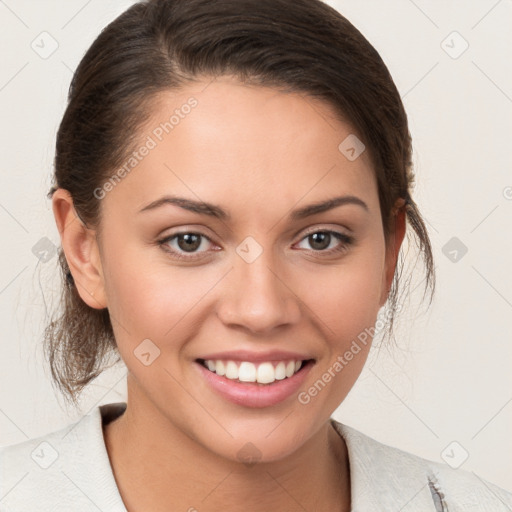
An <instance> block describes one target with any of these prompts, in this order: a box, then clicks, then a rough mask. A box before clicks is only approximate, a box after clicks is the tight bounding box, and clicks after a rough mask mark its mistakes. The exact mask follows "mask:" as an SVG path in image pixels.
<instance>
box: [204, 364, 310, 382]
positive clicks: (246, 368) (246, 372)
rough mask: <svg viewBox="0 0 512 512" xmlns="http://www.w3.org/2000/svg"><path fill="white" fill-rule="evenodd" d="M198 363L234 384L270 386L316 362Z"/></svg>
mask: <svg viewBox="0 0 512 512" xmlns="http://www.w3.org/2000/svg"><path fill="white" fill-rule="evenodd" d="M196 362H197V363H199V364H201V365H202V366H204V367H205V368H207V369H208V370H209V371H210V372H212V373H215V374H217V375H219V376H222V377H225V378H227V379H229V380H232V381H234V382H240V383H249V384H251V383H252V384H256V383H257V384H262V385H268V384H272V383H273V382H275V381H276V380H277V381H279V380H286V379H288V378H290V377H292V376H293V375H295V374H296V373H298V372H300V371H301V370H302V369H303V368H304V367H305V366H306V365H309V364H313V363H314V362H315V360H314V359H305V360H296V359H289V360H283V361H262V362H259V363H252V362H250V361H233V360H220V359H218V360H213V359H208V360H205V359H196Z"/></svg>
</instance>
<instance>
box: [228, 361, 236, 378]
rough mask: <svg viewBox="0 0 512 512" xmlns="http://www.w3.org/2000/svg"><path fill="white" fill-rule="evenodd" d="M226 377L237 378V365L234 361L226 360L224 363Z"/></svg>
mask: <svg viewBox="0 0 512 512" xmlns="http://www.w3.org/2000/svg"><path fill="white" fill-rule="evenodd" d="M226 377H227V378H228V379H238V366H237V365H236V363H235V362H234V361H228V364H227V365H226Z"/></svg>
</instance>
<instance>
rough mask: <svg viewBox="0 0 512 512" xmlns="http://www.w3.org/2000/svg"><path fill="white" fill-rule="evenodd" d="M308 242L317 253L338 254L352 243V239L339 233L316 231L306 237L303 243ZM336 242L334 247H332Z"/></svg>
mask: <svg viewBox="0 0 512 512" xmlns="http://www.w3.org/2000/svg"><path fill="white" fill-rule="evenodd" d="M303 241H307V242H308V243H309V244H310V245H311V247H313V250H314V251H315V252H326V253H331V252H337V251H341V250H343V249H345V248H346V247H347V246H348V245H349V244H350V243H352V237H350V236H348V235H345V234H343V233H338V232H337V231H327V230H326V231H315V232H313V233H309V234H308V235H306V236H305V237H304V238H303V239H302V240H301V242H303ZM331 242H334V247H330V245H331Z"/></svg>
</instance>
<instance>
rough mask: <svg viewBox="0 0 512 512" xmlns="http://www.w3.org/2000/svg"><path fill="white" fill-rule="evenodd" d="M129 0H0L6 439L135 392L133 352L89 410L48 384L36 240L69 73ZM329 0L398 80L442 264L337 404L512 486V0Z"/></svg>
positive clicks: (43, 280)
mask: <svg viewBox="0 0 512 512" xmlns="http://www.w3.org/2000/svg"><path fill="white" fill-rule="evenodd" d="M131 3H133V2H131V1H127V0H126V1H121V0H116V1H113V0H110V1H100V0H89V1H86V0H60V1H58V0H52V1H49V0H46V1H37V0H33V1H30V0H5V1H0V47H1V48H2V50H1V55H2V65H1V68H0V105H1V112H2V115H1V118H0V141H1V144H2V151H1V160H0V166H1V174H0V180H1V186H0V226H1V230H2V237H3V243H2V265H1V267H0V305H1V306H0V307H1V309H0V311H1V313H0V314H1V325H2V331H3V332H2V341H1V358H0V375H1V377H0V378H1V385H0V432H1V435H0V445H3V444H11V443H14V442H19V441H23V440H25V439H27V438H28V437H34V436H36V435H42V434H44V433H47V432H49V431H51V430H55V429H57V428H61V427H63V426H65V425H67V424H68V423H70V422H72V421H75V420H76V419H78V418H79V417H80V416H81V415H82V414H85V413H86V412H88V411H89V410H90V409H91V408H93V407H95V406H97V405H98V404H101V403H108V402H113V401H119V400H124V399H125V380H124V376H125V369H124V367H123V366H122V365H121V366H120V367H118V368H113V369H112V370H109V371H107V372H106V373H105V374H104V375H102V376H101V377H100V378H99V379H98V380H97V381H95V382H94V383H93V384H92V385H91V386H90V387H89V389H88V390H87V393H86V394H85V395H84V398H83V401H82V410H81V411H76V412H75V411H66V410H65V409H64V408H63V406H62V405H61V401H60V400H59V399H58V398H57V397H56V396H55V393H54V390H53V388H52V386H51V383H50V379H49V376H48V372H47V371H46V370H45V367H44V364H43V355H42V351H41V341H40V339H41V333H42V330H43V327H44V323H45V314H46V308H50V309H51V308H52V304H53V303H54V302H55V300H56V299H57V298H58V284H59V281H58V278H57V262H56V258H55V257H53V258H52V257H51V253H49V254H48V255H47V257H48V258H50V259H49V261H47V262H44V261H42V260H39V259H38V257H36V255H35V254H34V253H33V248H34V246H36V247H37V245H36V244H37V243H38V242H39V241H40V240H41V239H42V238H44V237H47V238H48V239H49V240H50V241H51V242H52V243H53V244H54V245H55V246H58V245H59V243H60V240H59V236H58V232H57V229H56V227H55V224H54V219H53V215H52V211H51V202H50V201H49V200H47V199H46V197H45V194H46V192H47V191H48V189H49V187H50V176H51V172H52V161H53V152H54V144H55V133H56V130H57V126H58V123H59V121H60V118H61V116H62V114H63V112H64V108H65V101H66V93H67V88H68V86H69V82H70V79H71V77H72V71H73V70H74V68H75V67H76V65H77V64H78V62H79V60H80V58H81V56H82V55H83V53H84V52H85V50H86V49H87V48H88V46H89V45H90V44H91V43H92V41H93V39H94V38H95V37H96V36H97V34H98V33H99V32H100V30H101V29H102V28H103V27H104V26H105V25H106V24H107V23H108V22H109V21H111V20H112V19H113V18H114V17H115V16H117V15H118V14H120V13H121V12H122V11H123V10H124V9H125V8H126V7H127V6H129V5H130V4H131ZM328 3H330V4H331V5H332V6H334V7H335V8H337V9H338V10H339V11H340V12H341V13H343V14H344V15H345V16H346V17H347V18H348V19H349V20H350V21H351V22H352V23H353V24H354V25H355V26H356V27H357V28H358V29H359V30H360V31H361V32H362V33H363V34H364V35H365V36H366V37H367V38H368V40H369V41H370V42H371V43H372V44H373V45H374V46H375V47H376V49H377V50H378V51H379V53H380V54H381V56H382V58H383V59H384V61H385V63H386V64H387V66H388V67H389V69H390V71H391V74H392V76H393V77H394V80H395V83H396V84H397V87H398V89H399V91H400V93H401V95H402V98H403V101H404V104H405V107H406V110H407V112H408V115H409V121H410V129H411V133H412V136H413V143H414V163H415V169H416V173H417V182H418V183H417V187H416V192H415V195H414V196H415V198H416V200H417V202H418V203H419V206H420V208H421V209H422V211H423V213H424V215H425V217H426V219H427V221H428V226H429V232H430V236H431V238H432V242H433V246H434V252H435V257H436V270H437V274H438V291H437V296H436V299H435V302H434V304H433V305H432V307H431V308H430V309H429V310H428V311H426V309H425V307H419V306H418V304H419V299H420V295H421V294H418V291H419V290H420V289H421V285H420V286H419V288H417V289H416V291H415V293H414V294H413V296H412V301H411V305H410V306H409V308H408V309H407V310H405V311H404V313H403V314H402V316H401V319H400V325H399V330H398V333H397V337H398V341H399V347H398V348H395V349H393V350H390V351H388V350H387V349H386V348H384V349H383V350H381V351H380V354H377V351H373V352H372V354H371V355H370V361H369V362H368V364H367V366H366V367H365V369H364V371H363V373H362V375H361V377H360V379H359V381H358V382H357V384H356V386H355V387H354V389H353V390H352V391H351V393H350V395H349V396H348V398H347V399H346V400H345V402H344V403H343V404H342V405H341V407H340V408H339V409H338V410H337V411H336V413H335V414H334V417H335V418H336V419H338V420H339V421H342V422H344V423H347V424H349V425H352V426H354V427H356V428H358V429H360V430H362V431H363V432H365V433H367V434H368V435H370V436H372V437H374V438H376V439H378V440H380V441H382V442H385V443H387V444H390V445H393V446H397V447H399V448H401V449H403V450H406V451H410V452H413V453H416V454H418V455H420V456H422V457H426V458H429V459H431V460H436V461H443V460H444V461H445V462H449V463H451V464H454V465H459V464H460V463H461V462H462V460H463V459H464V457H465V456H466V453H467V455H468V457H467V460H465V461H464V462H463V463H462V466H461V467H462V468H464V469H466V470H469V471H474V472H476V473H477V474H478V475H479V476H481V477H483V478H486V479H488V480H490V481H492V482H494V483H496V484H497V485H500V486H501V487H503V488H506V489H509V490H512V482H511V480H510V474H511V472H512V471H511V470H512V468H511V462H510V461H511V460H512V436H511V435H510V432H511V431H512V428H511V427H512V403H511V402H512V386H511V360H512V357H511V356H512V327H511V321H510V319H511V317H512V272H511V262H512V238H511V233H512V172H511V156H510V154H511V153H510V149H511V145H512V144H511V135H512V116H511V112H512V71H511V65H510V63H511V62H512V50H511V49H512V35H511V34H512V30H511V22H512V2H511V1H510V0H500V1H496V0H479V1H477V0H473V1H467V0H461V1H443V2H441V1H436V2H433V1H430V2H427V1H424V0H415V1H414V2H413V1H412V0H386V1H385V2H383V1H378V0H347V1H341V0H340V1H333V0H332V1H330V2H328ZM43 31H46V32H48V33H49V34H50V35H51V39H54V40H55V41H56V42H57V43H58V48H57V49H56V50H55V51H54V53H52V54H51V55H50V56H47V55H43V57H47V58H42V57H41V56H40V55H39V54H38V53H37V52H36V51H35V50H34V49H32V47H31V44H33V45H34V46H36V45H38V47H39V50H38V51H39V52H40V53H41V52H44V51H49V50H50V49H51V44H52V40H51V39H50V38H49V36H47V35H43V36H41V35H40V34H41V33H42V32H43ZM453 31H456V32H457V33H458V34H452V32H453ZM42 38H46V39H44V40H43V42H41V41H42ZM443 41H444V43H443ZM464 41H466V42H467V44H468V45H469V46H468V48H467V49H466V50H465V51H464V52H463V53H461V50H463V49H464V47H465V44H466V43H465V42H464ZM459 53H461V54H460V55H459ZM452 237H456V238H457V239H458V241H457V242H456V243H457V244H460V243H463V244H464V245H465V246H466V247H467V253H466V254H464V255H463V256H462V257H461V254H462V253H461V252H460V250H459V252H458V253H457V258H458V261H456V262H453V261H451V260H450V259H449V258H448V257H447V256H446V255H445V254H444V253H443V247H445V245H446V244H447V243H448V242H449V240H450V239H452ZM39 243H41V242H39ZM448 248H449V250H452V249H451V248H450V246H448ZM456 250H458V249H456ZM36 252H37V251H36ZM445 252H448V251H447V250H446V249H445ZM454 255H455V253H452V257H453V256H454ZM43 259H44V258H43ZM420 280H421V276H419V277H418V280H417V283H416V285H414V286H418V285H419V284H420ZM42 291H44V296H43V293H42ZM454 441H455V442H456V444H451V443H453V442H454ZM447 447H448V448H447Z"/></svg>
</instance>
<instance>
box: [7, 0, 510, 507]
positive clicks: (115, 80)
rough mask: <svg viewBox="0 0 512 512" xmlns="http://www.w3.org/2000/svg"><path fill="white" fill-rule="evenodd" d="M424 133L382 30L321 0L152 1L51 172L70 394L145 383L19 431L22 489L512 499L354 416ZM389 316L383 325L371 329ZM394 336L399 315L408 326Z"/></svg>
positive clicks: (424, 240)
mask: <svg viewBox="0 0 512 512" xmlns="http://www.w3.org/2000/svg"><path fill="white" fill-rule="evenodd" d="M412 184H413V173H412V169H411V140H410V135H409V131H408V125H407V117H406V114H405V111H404V108H403V105H402V102H401V100H400V96H399V94H398V91H397V89H396V87H395V85H394V83H393V81H392V78H391V77H390V75H389V73H388V71H387V68H386V67H385V65H384V63H383V62H382V60H381V58H380V57H379V55H378V53H377V52H376V51H375V49H374V48H373V47H372V46H371V45H370V44H369V43H368V41H366V39H365V38H364V37H363V36H362V35H361V34H360V32H358V31H357V29H356V28H354V27H353V26H352V25H351V24H350V23H349V22H348V21H347V20H346V19H345V18H343V17H342V16H341V15H340V14H339V13H338V12H336V11H335V10H333V9H332V8H330V7H328V6H327V5H325V4H323V3H321V2H320V1H317V0H294V1H291V0H271V1H270V0H265V1H262V0H237V1H229V0H218V1H211V0H150V1H148V2H143V3H137V4H135V5H134V6H132V7H130V8H129V9H128V10H127V11H126V12H125V13H123V14H122V15H121V16H119V17H118V18H117V19H116V20H115V21H114V22H112V23H111V24H110V25H109V26H108V27H107V28H106V29H105V30H104V31H103V32H102V33H101V34H100V36H99V37H98V38H97V39H96V41H95V42H94V44H93V45H92V46H91V48H90V49H89V51H88V52H87V54H86V55H85V56H84V58H83V60H82V61H81V63H80V65H79V66H78V69H77V70H76V73H75V75H74V77H73V81H72V84H71V88H70V94H69V104H68V107H67V110H66V112H65V115H64V118H63V120H62V123H61V125H60V128H59V132H58V136H57V148H56V159H55V186H54V187H53V188H52V190H51V191H50V197H51V198H52V202H53V203H52V204H53V211H54V215H55V220H56V223H57V227H58V229H59V233H60V236H61V242H62V250H61V253H60V258H61V260H60V261H61V266H62V270H63V276H64V278H65V281H64V283H65V287H64V290H63V306H64V310H63V313H62V316H60V317H59V318H57V319H56V320H55V321H54V322H52V323H51V324H50V325H49V326H48V329H47V331H46V343H47V345H46V346H47V351H48V356H49V361H50V365H51V369H52V373H53V376H54V379H55V381H56V382H57V383H58V385H59V386H60V388H61V389H62V390H63V391H64V392H65V393H66V395H67V396H68V397H69V398H70V400H71V401H74V402H75V403H76V399H77V397H78V395H79V393H80V391H81V390H82V388H83V387H84V386H85V385H86V384H87V383H88V382H90V381H91V380H92V379H93V378H94V377H96V376H97V375H98V374H99V373H100V372H101V370H102V368H104V366H105V364H104V363H105V361H106V360H107V359H108V356H110V355H112V354H115V355H118V356H119V357H120V358H121V359H122V361H123V362H124V363H125V364H126V367H127V369H128V377H127V386H128V399H127V402H126V403H119V404H109V405H105V406H102V407H97V408H96V409H94V410H93V411H92V412H91V413H90V414H88V415H86V416H85V417H84V418H83V419H82V420H80V421H79V422H77V423H75V424H73V425H71V426H69V427H67V428H66V429H63V430H60V431H58V432H54V433H52V434H49V435H47V436H44V437H41V438H38V439H34V440H30V441H26V442H24V443H20V444H18V445H15V446H11V447H8V448H4V449H2V451H1V452H0V455H1V464H2V468H1V469H2V473H3V474H5V475H7V477H5V478H4V479H3V481H2V488H1V490H2V494H1V495H2V496H3V499H2V501H1V502H0V503H2V505H4V504H5V507H7V508H6V510H9V511H18V510H19V511H21V510H32V509H34V508H35V507H36V506H37V508H38V509H39V510H52V511H55V510H77V511H78V510H80V511H82V510H98V509H99V510H104V511H107V510H109V511H110V510H112V511H130V512H131V511H136V510H151V511H152V512H153V511H155V512H158V511H161V510H162V511H163V510H166V511H168V510H188V511H193V510H198V511H207V510H208V511H217V510H250V511H267V510H285V511H288V510H289V511H292V510H293V511H296V510H308V511H323V510H340V511H348V510H354V511H356V510H358V511H372V510H390V511H395V510H407V509H408V510H418V511H423V510H425V511H429V510H432V511H443V510H449V511H452V510H478V511H482V510H489V511H490V510H492V511H499V510H510V508H511V507H512V497H511V495H510V494H508V493H506V492H505V491H504V490H502V489H500V488H498V487H496V486H494V485H493V484H491V483H489V482H485V481H483V480H482V479H480V478H479V477H477V476H475V475H474V474H471V473H468V472H464V471H461V470H457V471H455V470H452V469H450V468H449V467H448V466H444V465H442V464H439V463H435V462H431V461H427V460H425V459H421V458H419V457H416V456H414V455H412V454H409V453H405V452H403V451H400V450H398V449H396V448H391V447H388V446H385V445H383V444H380V443H378V442H377V441H375V440H373V439H371V438H369V437H367V436H365V435H364V434H362V433H360V432H358V431H356V430H355V429H353V428H350V427H348V426H346V425H343V424H341V423H339V422H336V421H335V420H333V419H332V418H331V414H332V413H333V411H334V410H335V409H336V408H337V407H338V406H339V404H340V403H341V402H342V401H343V400H344V399H345V397H346V396H347V394H348V392H349V391H350V389H351V388H352V386H353V385H354V383H355V381H356V380H357V378H358V376H359V374H360V373H361V370H362V368H363V366H364V363H365V361H366V358H367V355H368V351H369V349H370V346H371V341H372V332H373V331H372V329H371V328H372V326H374V325H375V324H376V321H377V318H378V313H379V311H380V310H381V308H383V307H384V306H386V307H387V314H388V318H387V322H386V323H387V325H388V326H389V328H390V329H391V328H392V325H393V314H394V312H395V311H397V310H398V309H399V306H400V304H399V301H398V297H399V294H398V291H399V284H400V279H399V277H400V269H399V268H398V256H399V254H400V247H401V244H402V241H403V239H404V236H405V233H406V228H407V223H408V224H409V226H410V227H411V228H412V234H413V235H414V236H416V238H417V241H418V244H419V247H420V251H421V252H422V255H423V257H424V261H425V266H426V286H427V288H430V290H431V292H433V290H434V272H433V258H432V251H431V246H430V241H429V238H428V234H427V230H426V228H425V225H424V222H423V220H422V217H421V214H420V212H419V210H418V208H417V206H416V204H415V202H414V201H413V199H412V197H411V190H412ZM368 333H370V335H369V334H368ZM390 333H391V331H390Z"/></svg>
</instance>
